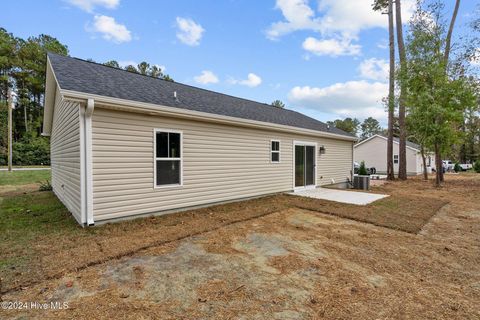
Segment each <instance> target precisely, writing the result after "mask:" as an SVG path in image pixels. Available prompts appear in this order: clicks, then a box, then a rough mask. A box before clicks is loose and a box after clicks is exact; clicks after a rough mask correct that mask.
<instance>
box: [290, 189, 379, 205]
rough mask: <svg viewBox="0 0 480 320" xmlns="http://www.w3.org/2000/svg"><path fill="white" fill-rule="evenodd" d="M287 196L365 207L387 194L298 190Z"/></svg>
mask: <svg viewBox="0 0 480 320" xmlns="http://www.w3.org/2000/svg"><path fill="white" fill-rule="evenodd" d="M289 194H291V195H295V196H300V197H307V198H315V199H323V200H330V201H336V202H342V203H349V204H356V205H367V204H369V203H372V202H374V201H377V200H380V199H383V198H385V197H388V195H387V194H374V193H366V192H356V191H345V190H335V189H327V188H316V189H307V190H299V191H295V192H290V193H289Z"/></svg>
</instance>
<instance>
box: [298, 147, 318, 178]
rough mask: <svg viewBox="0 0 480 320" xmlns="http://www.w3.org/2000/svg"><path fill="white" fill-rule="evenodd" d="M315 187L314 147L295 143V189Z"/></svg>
mask: <svg viewBox="0 0 480 320" xmlns="http://www.w3.org/2000/svg"><path fill="white" fill-rule="evenodd" d="M308 186H315V146H314V145H308V144H300V143H295V188H301V187H308Z"/></svg>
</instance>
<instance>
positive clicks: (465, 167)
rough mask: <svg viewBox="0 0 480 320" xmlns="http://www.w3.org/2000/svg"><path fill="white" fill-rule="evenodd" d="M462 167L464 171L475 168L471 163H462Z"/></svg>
mask: <svg viewBox="0 0 480 320" xmlns="http://www.w3.org/2000/svg"><path fill="white" fill-rule="evenodd" d="M460 168H462V171H467V170H470V169H472V168H473V165H472V164H471V163H460Z"/></svg>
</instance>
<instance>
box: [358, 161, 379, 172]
mask: <svg viewBox="0 0 480 320" xmlns="http://www.w3.org/2000/svg"><path fill="white" fill-rule="evenodd" d="M358 168H360V164H359V163H358V162H354V163H353V173H354V174H358ZM376 173H377V169H375V167H370V168H368V167H367V174H369V175H370V174H376Z"/></svg>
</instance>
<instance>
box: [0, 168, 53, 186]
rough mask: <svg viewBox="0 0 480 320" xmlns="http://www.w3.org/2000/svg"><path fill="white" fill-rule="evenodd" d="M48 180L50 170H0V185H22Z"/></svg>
mask: <svg viewBox="0 0 480 320" xmlns="http://www.w3.org/2000/svg"><path fill="white" fill-rule="evenodd" d="M45 180H50V170H32V171H12V172H8V171H0V186H5V185H24V184H31V183H38V182H44V181H45Z"/></svg>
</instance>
